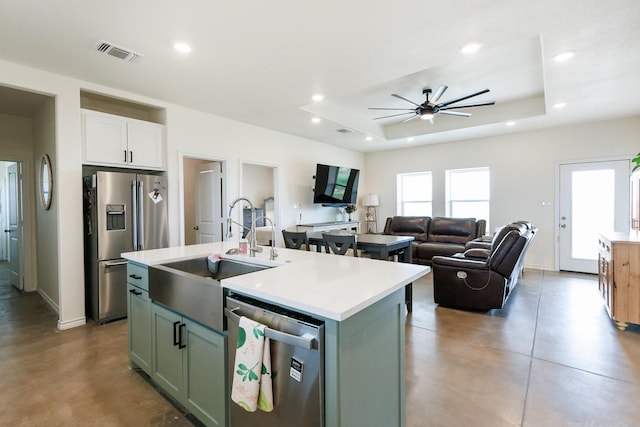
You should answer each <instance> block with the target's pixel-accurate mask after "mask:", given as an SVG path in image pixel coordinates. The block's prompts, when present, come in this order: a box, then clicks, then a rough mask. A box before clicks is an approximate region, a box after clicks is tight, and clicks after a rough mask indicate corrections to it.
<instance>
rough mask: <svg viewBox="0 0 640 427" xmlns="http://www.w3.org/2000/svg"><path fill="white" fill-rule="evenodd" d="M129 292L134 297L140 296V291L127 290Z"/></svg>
mask: <svg viewBox="0 0 640 427" xmlns="http://www.w3.org/2000/svg"><path fill="white" fill-rule="evenodd" d="M129 292H131V293H132V294H134V295H142V292H141V291H136V290H135V289H129Z"/></svg>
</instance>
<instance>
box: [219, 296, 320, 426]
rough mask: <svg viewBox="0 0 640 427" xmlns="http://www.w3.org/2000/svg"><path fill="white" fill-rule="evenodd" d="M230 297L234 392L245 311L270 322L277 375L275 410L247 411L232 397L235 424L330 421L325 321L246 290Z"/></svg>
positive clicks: (227, 307)
mask: <svg viewBox="0 0 640 427" xmlns="http://www.w3.org/2000/svg"><path fill="white" fill-rule="evenodd" d="M225 302H226V305H225V315H226V317H227V331H228V369H229V396H230V395H231V387H232V384H233V381H232V379H233V369H234V360H235V351H236V346H237V342H238V322H239V321H240V316H245V317H248V318H250V319H252V320H255V321H257V322H260V323H262V324H264V325H265V326H266V327H267V328H266V329H265V336H266V337H267V338H269V339H270V345H271V371H272V379H273V400H274V402H273V404H274V409H273V411H272V412H262V411H260V410H259V409H258V410H257V411H256V412H247V411H245V410H244V409H242V408H241V407H240V406H238V405H237V404H236V403H234V402H232V401H231V400H230V403H229V404H230V406H231V411H230V419H231V427H255V426H261V427H301V426H305V427H322V426H324V375H323V370H324V322H322V321H320V320H317V319H314V318H311V317H309V316H305V315H303V314H300V313H295V312H292V311H289V310H284V309H282V308H280V307H277V306H274V305H271V304H267V303H264V302H262V301H257V300H254V299H251V298H247V297H244V296H242V295H235V294H234V295H231V296H227V297H226V300H225Z"/></svg>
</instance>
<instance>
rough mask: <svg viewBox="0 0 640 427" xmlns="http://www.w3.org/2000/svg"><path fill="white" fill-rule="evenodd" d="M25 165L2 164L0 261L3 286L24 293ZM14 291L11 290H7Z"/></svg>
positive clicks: (0, 170)
mask: <svg viewBox="0 0 640 427" xmlns="http://www.w3.org/2000/svg"><path fill="white" fill-rule="evenodd" d="M23 170H24V167H23V163H22V162H19V161H0V229H1V230H2V235H1V236H0V262H2V263H3V268H2V270H3V274H2V276H3V283H6V284H7V285H10V286H12V287H13V288H15V289H16V290H19V291H24V290H25V289H24V275H23V273H22V272H23V267H22V263H23V262H24V256H22V254H23V250H24V248H23V242H24V228H23V220H24V215H23V204H22V194H24V193H23V191H22V185H23V179H22V174H23ZM6 292H7V293H9V292H11V290H10V289H7V290H6Z"/></svg>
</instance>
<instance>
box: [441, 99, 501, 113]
mask: <svg viewBox="0 0 640 427" xmlns="http://www.w3.org/2000/svg"><path fill="white" fill-rule="evenodd" d="M495 103H496V102H495V101H492V102H482V103H480V104H467V105H452V106H451V107H444V108H440V111H442V110H451V109H453V108H471V107H484V106H485V105H495Z"/></svg>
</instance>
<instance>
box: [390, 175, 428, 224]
mask: <svg viewBox="0 0 640 427" xmlns="http://www.w3.org/2000/svg"><path fill="white" fill-rule="evenodd" d="M397 181H398V209H397V211H398V213H397V214H398V215H407V216H431V211H432V199H433V191H432V188H431V185H432V177H431V172H417V173H401V174H398V176H397Z"/></svg>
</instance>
